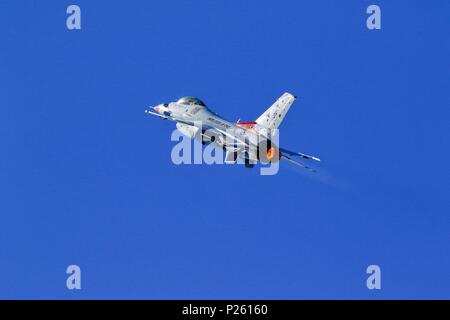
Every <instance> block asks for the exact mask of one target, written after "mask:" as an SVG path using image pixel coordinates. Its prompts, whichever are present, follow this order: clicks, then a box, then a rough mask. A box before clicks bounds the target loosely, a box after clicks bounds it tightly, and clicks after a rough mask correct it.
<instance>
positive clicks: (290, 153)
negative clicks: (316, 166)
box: [280, 148, 320, 161]
mask: <svg viewBox="0 0 450 320" xmlns="http://www.w3.org/2000/svg"><path fill="white" fill-rule="evenodd" d="M280 151H281V153H282V154H288V155H290V156H299V157H302V158H303V159H308V160H314V161H320V159H319V158H317V157H314V156H310V155H307V154H304V153H301V152H296V151H290V150H287V149H283V148H280Z"/></svg>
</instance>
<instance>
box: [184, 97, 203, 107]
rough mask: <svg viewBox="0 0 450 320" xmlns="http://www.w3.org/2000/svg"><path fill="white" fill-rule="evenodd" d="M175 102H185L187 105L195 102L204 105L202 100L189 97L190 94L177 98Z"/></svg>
mask: <svg viewBox="0 0 450 320" xmlns="http://www.w3.org/2000/svg"><path fill="white" fill-rule="evenodd" d="M177 103H178V104H187V105H191V104H195V105H197V106H202V107H206V104H205V103H204V102H203V101H202V100H200V99H197V98H195V97H191V96H188V97H183V98H181V99H179V100H178V101H177Z"/></svg>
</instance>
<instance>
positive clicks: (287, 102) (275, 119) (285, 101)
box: [256, 92, 297, 129]
mask: <svg viewBox="0 0 450 320" xmlns="http://www.w3.org/2000/svg"><path fill="white" fill-rule="evenodd" d="M296 98H297V97H296V96H294V95H292V94H290V93H288V92H286V93H284V94H283V95H282V96H281V97H280V98H278V100H277V101H275V103H274V104H273V105H272V106H271V107H270V108H269V109H267V110H266V111H265V112H264V113H263V114H262V115H261V116H260V117H259V118H258V119H256V123H257V124H259V125H260V126H262V127H264V128H267V129H277V128H278V127H279V126H280V124H281V121H283V119H284V116H285V115H286V113H287V112H288V111H289V108H290V107H291V105H292V103H293V102H294V101H295V99H296Z"/></svg>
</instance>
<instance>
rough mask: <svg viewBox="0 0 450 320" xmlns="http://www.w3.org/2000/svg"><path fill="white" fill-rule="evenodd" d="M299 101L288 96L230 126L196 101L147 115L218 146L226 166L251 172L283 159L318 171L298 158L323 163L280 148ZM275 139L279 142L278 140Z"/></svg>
mask: <svg viewBox="0 0 450 320" xmlns="http://www.w3.org/2000/svg"><path fill="white" fill-rule="evenodd" d="M295 99H296V97H295V96H294V95H292V94H290V93H284V94H283V95H282V96H281V97H280V98H279V99H278V100H277V101H275V103H274V104H273V105H272V106H271V107H270V108H269V109H267V110H266V111H265V112H264V113H263V114H262V115H261V116H260V117H259V118H258V119H256V121H254V122H241V121H240V120H238V121H237V122H235V123H233V122H229V121H227V120H225V119H223V118H222V117H220V116H219V115H218V114H217V113H215V112H213V111H211V110H210V109H209V108H208V107H207V106H206V105H205V104H204V103H203V102H202V101H201V100H199V99H197V98H195V97H183V98H181V99H179V100H178V101H176V102H170V103H163V104H159V105H157V106H154V107H153V108H152V109H153V110H154V111H153V110H152V109H149V110H145V112H146V113H148V114H151V115H154V116H157V117H160V118H161V119H164V120H171V121H175V122H176V127H177V128H178V130H179V131H180V132H181V133H182V134H183V135H185V136H187V137H189V138H191V139H197V140H200V141H201V142H202V143H203V144H209V143H214V146H215V147H217V148H222V149H223V150H224V151H225V152H226V155H225V163H236V162H237V161H238V160H240V162H241V163H242V162H243V163H244V164H245V167H247V168H251V167H253V166H254V164H255V163H258V162H260V163H270V162H277V161H279V160H280V159H284V160H287V161H289V162H292V163H294V164H296V165H298V166H300V167H303V168H305V169H308V170H310V171H315V170H313V169H312V168H310V167H308V166H307V165H305V164H303V163H301V162H299V161H298V160H297V159H295V157H299V158H303V159H307V160H315V161H320V159H319V158H316V157H314V156H310V155H307V154H304V153H300V152H295V151H290V150H287V149H284V148H281V147H279V146H278V145H277V143H276V141H278V139H277V132H278V130H277V129H278V127H279V126H280V124H281V122H282V121H283V119H284V117H285V115H286V113H287V112H288V110H289V108H290V107H291V105H292V103H293V102H294V101H295ZM274 137H275V138H274Z"/></svg>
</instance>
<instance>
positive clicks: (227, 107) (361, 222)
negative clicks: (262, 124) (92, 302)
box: [0, 0, 450, 299]
mask: <svg viewBox="0 0 450 320" xmlns="http://www.w3.org/2000/svg"><path fill="white" fill-rule="evenodd" d="M74 3H76V4H78V5H80V7H81V10H82V30H81V31H68V30H67V29H66V21H65V20H66V16H67V15H66V8H67V6H68V5H69V4H72V3H71V2H68V1H2V2H1V3H0V39H1V50H0V87H1V90H0V106H1V111H2V112H1V113H2V116H1V117H0V137H1V138H0V141H1V147H2V151H1V159H0V194H1V201H0V219H1V222H0V298H62V299H66V298H67V299H72V298H75V299H77V298H87V299H90V298H150V299H152V298H157V299H170V298H177V299H183V298H186V299H197V298H209V299H215V298H236V299H241V298H242V299H244V298H245V299H266V298H267V299H282V298H285V299H303V298H337V299H345V298H356V299H359V298H368V299H379V298H386V299H391V298H450V205H449V198H448V197H449V181H450V176H449V169H448V166H449V162H450V150H449V136H450V134H449V117H450V108H449V107H450V98H449V95H450V94H449V91H450V81H449V71H450V62H449V57H450V40H449V39H450V36H449V30H450V26H449V15H450V2H449V1H446V0H435V1H432V3H431V2H429V1H406V0H403V1H400V0H398V1H381V0H377V1H356V0H355V1H333V0H328V1H323V0H321V1H276V2H274V1H262V0H258V1H85V0H83V1H81V0H80V1H76V2H74ZM372 3H376V4H378V5H380V7H381V10H382V30H381V31H369V30H368V29H367V28H366V25H365V23H366V22H365V20H366V17H367V15H366V13H365V11H366V8H367V6H368V5H370V4H372ZM285 91H290V92H292V93H295V94H296V95H298V97H299V99H298V100H297V101H296V103H295V104H294V105H293V107H292V108H291V110H290V112H289V114H288V116H287V117H286V119H285V121H284V122H283V124H282V126H281V128H280V129H281V141H282V144H283V146H285V147H288V148H290V149H293V150H299V151H302V152H306V153H310V154H314V155H318V156H320V157H321V158H322V159H323V162H322V163H321V165H320V167H319V171H320V173H319V174H318V175H315V176H314V175H310V174H307V173H304V172H302V171H301V170H299V169H298V168H296V167H294V166H292V165H291V164H290V163H282V167H281V169H280V172H279V174H278V175H276V176H271V177H268V176H260V175H259V170H246V169H244V168H243V167H240V166H217V165H216V166H207V165H197V166H175V165H173V164H172V162H171V160H170V151H171V149H172V147H173V142H171V141H170V134H171V132H172V129H173V126H174V124H173V123H169V122H166V121H160V120H158V119H156V118H152V117H149V116H146V115H145V114H144V112H143V111H144V109H145V108H146V106H148V105H154V104H156V103H161V102H167V101H173V100H175V99H177V98H179V97H180V96H184V95H194V96H197V97H199V98H201V99H202V100H204V101H205V102H206V103H207V104H208V106H210V107H211V108H212V109H214V110H215V111H217V112H218V113H220V114H221V115H223V116H224V117H226V118H229V119H230V120H237V119H238V118H241V119H242V120H247V121H251V120H254V119H256V117H257V116H259V114H261V113H262V112H263V111H264V110H265V109H266V108H267V107H268V106H269V105H270V104H271V103H272V102H273V101H274V100H275V99H276V98H278V96H280V95H281V94H282V93H283V92H285ZM69 264H77V265H79V266H80V267H81V270H82V290H81V291H78V292H74V291H69V290H67V289H66V287H65V281H66V277H67V275H66V273H65V269H66V267H67V266H68V265H69ZM370 264H377V265H379V266H380V267H381V269H382V290H381V291H369V290H368V289H367V288H366V277H367V275H366V273H365V271H366V267H367V266H368V265H370Z"/></svg>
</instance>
